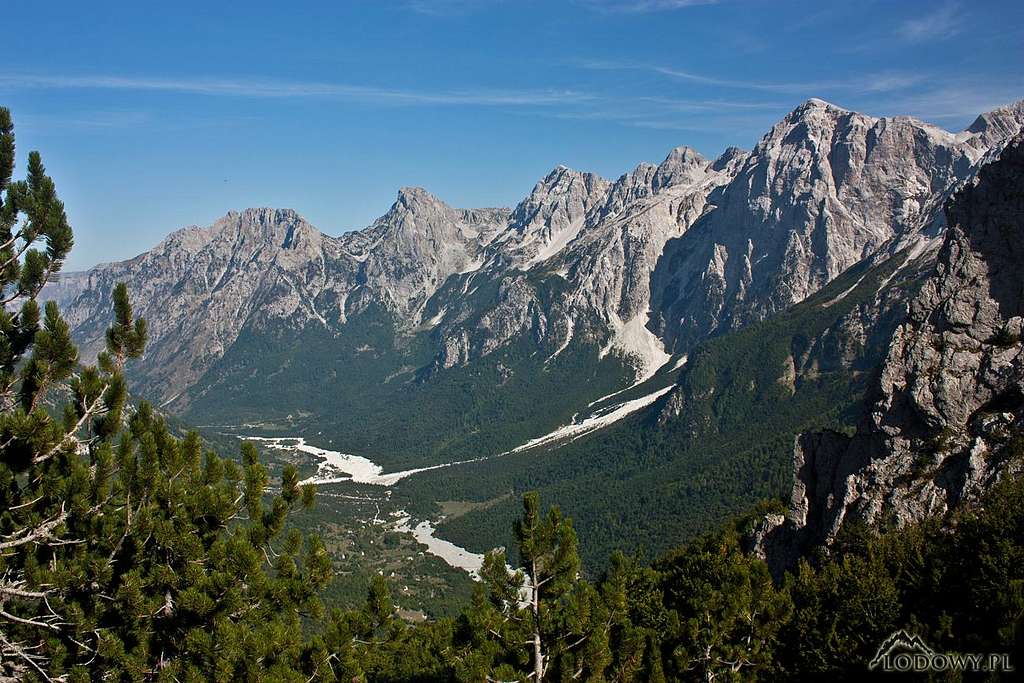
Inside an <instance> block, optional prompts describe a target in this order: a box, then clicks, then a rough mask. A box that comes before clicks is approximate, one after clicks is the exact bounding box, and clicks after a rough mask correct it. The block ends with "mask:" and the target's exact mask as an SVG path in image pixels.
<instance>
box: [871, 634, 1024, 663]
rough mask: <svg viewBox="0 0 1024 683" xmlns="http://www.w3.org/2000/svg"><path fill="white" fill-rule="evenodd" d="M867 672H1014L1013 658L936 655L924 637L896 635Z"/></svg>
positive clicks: (890, 639)
mask: <svg viewBox="0 0 1024 683" xmlns="http://www.w3.org/2000/svg"><path fill="white" fill-rule="evenodd" d="M868 669H870V670H871V671H875V670H876V669H878V670H882V671H899V672H910V671H915V672H924V671H984V672H1006V671H1013V670H1014V667H1013V665H1012V664H1011V662H1010V655H1009V654H1007V653H993V654H977V653H953V652H950V653H943V652H936V651H935V650H933V649H932V648H930V647H928V645H927V644H926V643H925V642H924V640H922V639H921V636H918V635H916V634H911V633H907V632H906V631H904V630H903V629H900V630H899V631H896V632H895V633H893V634H892V635H891V636H889V637H888V638H886V639H885V641H884V642H883V643H882V644H881V645H879V646H878V650H877V651H876V652H875V656H874V658H873V659H872V660H871V661H870V662H869V663H868Z"/></svg>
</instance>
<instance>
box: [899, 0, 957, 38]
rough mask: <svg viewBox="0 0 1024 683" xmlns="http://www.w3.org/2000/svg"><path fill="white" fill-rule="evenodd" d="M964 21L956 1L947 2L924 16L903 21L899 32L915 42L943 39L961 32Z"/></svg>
mask: <svg viewBox="0 0 1024 683" xmlns="http://www.w3.org/2000/svg"><path fill="white" fill-rule="evenodd" d="M962 22H963V17H962V15H961V13H960V6H959V5H958V4H957V3H955V2H946V3H944V4H942V5H939V6H937V7H936V8H935V9H934V10H933V11H931V12H929V13H928V14H925V15H924V16H921V17H915V18H913V19H908V20H907V21H905V22H903V23H902V24H900V27H899V29H898V31H897V33H898V34H899V35H901V36H902V37H903V38H905V39H907V40H909V41H911V42H915V43H920V42H924V41H927V40H943V39H945V38H950V37H952V36H955V35H956V34H957V33H959V32H960V28H961V24H962Z"/></svg>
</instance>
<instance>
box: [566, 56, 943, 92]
mask: <svg viewBox="0 0 1024 683" xmlns="http://www.w3.org/2000/svg"><path fill="white" fill-rule="evenodd" d="M578 64H579V66H581V67H582V68H584V69H592V70H598V71H608V70H639V71H648V72H652V73H656V74H660V75H662V76H667V77H669V78H673V79H675V80H682V81H687V82H690V83H697V84H700V85H708V86H718V87H724V88H735V89H739V90H756V91H761V92H774V93H779V94H790V95H806V94H815V95H817V94H821V93H823V92H826V91H844V92H857V93H868V92H886V91H891V90H901V89H904V88H908V87H910V86H912V85H915V84H917V83H920V82H921V81H922V80H923V78H922V77H921V76H918V75H915V74H903V73H879V74H868V75H865V76H856V77H853V78H848V79H834V80H823V81H803V82H789V83H777V82H776V83H773V82H770V81H744V80H735V79H729V78H719V77H717V76H710V75H707V74H701V73H696V72H693V71H686V70H683V69H677V68H675V67H670V66H663V65H658V64H643V63H634V62H615V61H605V60H584V61H580V62H578Z"/></svg>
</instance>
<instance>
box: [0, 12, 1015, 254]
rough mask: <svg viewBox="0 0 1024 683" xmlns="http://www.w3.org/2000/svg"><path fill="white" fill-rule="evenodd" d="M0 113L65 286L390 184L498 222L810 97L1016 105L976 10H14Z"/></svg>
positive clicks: (992, 23)
mask: <svg viewBox="0 0 1024 683" xmlns="http://www.w3.org/2000/svg"><path fill="white" fill-rule="evenodd" d="M6 16H7V18H8V20H9V22H10V25H12V26H24V27H32V30H24V31H16V32H9V33H8V35H7V36H6V38H5V42H6V45H5V47H6V48H7V49H6V50H5V56H4V64H3V66H0V104H3V105H5V106H8V107H10V109H11V110H12V113H13V115H14V118H15V126H16V131H17V136H18V147H19V158H20V159H22V160H23V159H24V158H25V152H27V151H28V150H29V149H39V150H40V151H41V152H42V154H43V159H44V161H45V162H46V164H47V167H48V169H49V171H50V173H51V175H53V176H54V178H55V180H56V181H57V183H58V187H59V188H60V192H61V196H62V198H63V200H64V202H65V204H66V206H67V210H68V214H69V216H70V218H71V221H72V224H73V226H74V228H75V235H76V247H75V249H74V251H73V252H72V256H71V259H70V260H69V262H68V263H67V264H66V269H67V270H75V269H82V268H86V267H89V266H92V265H94V264H95V263H97V262H98V261H109V260H114V259H123V258H129V257H131V256H134V255H135V254H138V253H140V252H142V251H144V250H146V249H148V248H150V247H152V246H153V245H154V244H156V243H157V242H158V241H159V240H160V239H162V238H163V236H164V235H166V234H167V233H168V232H170V231H171V230H174V229H176V228H178V227H181V226H183V225H188V224H200V225H205V224H209V223H210V222H212V221H213V220H215V219H216V218H217V217H219V216H221V215H223V214H224V213H226V212H227V211H229V210H232V209H243V208H246V207H250V206H275V207H289V208H294V209H296V210H297V211H299V212H300V213H301V214H303V215H304V216H305V217H306V218H307V219H308V220H310V222H311V223H313V224H314V225H316V226H317V227H318V228H320V229H321V230H323V231H324V232H327V233H331V234H338V233H341V232H344V231H345V230H349V229H355V228H361V227H363V226H365V225H367V224H369V223H370V222H372V221H373V219H374V218H376V217H377V216H379V215H380V214H382V213H383V212H384V211H385V210H386V209H387V207H388V206H389V205H390V203H391V202H392V201H393V200H394V196H395V192H396V190H397V189H398V187H400V186H402V185H418V186H423V187H425V188H427V189H428V190H429V191H431V192H433V193H434V194H436V195H438V196H439V197H441V198H442V199H443V200H445V201H447V202H448V203H450V204H452V205H456V206H465V207H470V206H501V205H504V206H509V205H512V204H514V203H515V202H517V201H518V200H519V199H521V198H522V197H523V196H524V195H525V194H526V193H527V192H528V191H529V189H530V187H532V185H533V184H534V183H535V182H536V180H537V179H538V178H540V177H542V176H543V175H544V174H545V173H547V172H548V171H549V170H550V169H551V168H552V167H554V166H555V165H557V164H565V165H567V166H571V167H574V168H579V169H583V170H589V171H594V172H597V173H599V174H601V175H603V176H605V177H608V178H615V177H617V176H618V175H620V174H621V173H623V172H625V171H627V170H629V169H630V168H632V167H634V166H635V165H636V164H637V163H639V162H641V161H644V160H647V161H654V162H657V161H660V160H661V159H662V158H663V157H664V155H665V154H666V153H667V152H668V151H669V149H671V148H672V147H674V146H677V145H681V144H686V145H690V146H692V147H695V148H696V149H698V150H699V151H700V152H701V153H703V154H704V155H706V156H709V157H711V156H716V155H717V154H719V153H720V152H721V151H722V150H723V149H724V148H725V147H727V146H730V145H736V146H741V147H745V148H749V147H751V146H752V145H753V144H754V143H755V142H756V140H757V139H758V137H759V136H760V135H761V134H763V133H764V131H765V130H767V129H768V127H769V126H770V125H771V124H772V123H774V122H775V121H777V120H778V119H779V118H781V117H782V116H784V115H785V114H786V113H787V112H788V111H790V110H791V109H793V108H794V107H795V106H796V105H797V104H799V103H800V102H802V101H803V100H806V99H808V98H809V97H820V98H823V99H826V100H828V101H830V102H834V103H835V104H837V105H839V106H843V107H847V108H850V109H855V110H858V111H863V112H865V113H868V114H872V115H897V114H907V115H913V116H917V117H919V118H921V119H924V120H926V121H929V122H931V123H934V124H936V125H939V126H942V127H944V128H946V129H949V130H960V129H962V128H963V127H965V126H967V125H969V124H970V122H971V120H973V118H974V117H975V116H976V115H977V114H979V113H981V112H983V111H986V110H990V109H992V108H995V107H997V106H1000V105H1003V104H1007V103H1009V102H1012V101H1014V100H1018V99H1021V98H1022V97H1024V77H1022V73H1024V69H1022V66H1024V59H1022V57H1024V48H1022V47H1021V46H1022V45H1024V36H1022V35H1021V34H1020V31H1019V29H1018V28H1017V27H1019V26H1021V25H1024V22H1022V21H1021V19H1022V18H1024V7H1021V6H1020V4H1019V3H1012V2H1008V1H1005V0H1000V1H998V2H990V3H984V4H983V5H982V4H981V3H966V2H955V1H951V2H905V3H883V2H863V3H834V4H831V5H828V6H824V7H823V6H822V5H821V4H820V3H815V2H804V1H800V2H787V3H784V4H782V3H765V2H754V1H748V2H743V1H740V0H735V1H730V0H721V1H720V2H714V1H701V0H567V1H560V2H516V1H514V0H505V1H502V0H395V1H393V2H364V1H354V2H344V3H326V2H322V3H297V4H295V5H289V6H287V7H282V6H280V5H274V4H271V3H251V4H248V5H247V6H246V8H245V11H244V12H241V11H239V10H237V9H235V10H232V9H228V8H222V7H210V6H208V5H206V4H201V3H187V2H186V3H176V4H175V5H174V6H173V7H170V6H168V7H159V8H157V7H150V6H144V5H139V4H135V3H121V2H117V3H105V4H104V5H103V6H98V7H94V6H86V5H80V4H77V3H65V2H58V3H50V4H47V5H45V6H39V5H30V4H28V3H18V4H16V5H15V6H12V7H10V8H7V12H6Z"/></svg>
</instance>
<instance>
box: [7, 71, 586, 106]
mask: <svg viewBox="0 0 1024 683" xmlns="http://www.w3.org/2000/svg"><path fill="white" fill-rule="evenodd" d="M0 88H7V89H87V90H129V91H131V90H134V91H155V92H172V93H182V94H190V95H209V96H219V97H252V98H274V99H289V98H325V99H340V100H353V101H364V102H373V103H383V104H396V105H417V104H419V105H424V104H425V105H476V106H552V105H564V104H572V103H580V102H584V101H586V100H588V99H591V96H590V95H587V94H586V93H581V92H576V91H571V90H501V89H461V90H439V91H423V90H403V89H390V88H378V87H368V86H358V85H346V84H338V83H316V82H285V81H262V80H231V79H212V78H159V77H124V76H105V75H91V76H50V75H41V74H13V75H10V74H8V75H0Z"/></svg>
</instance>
